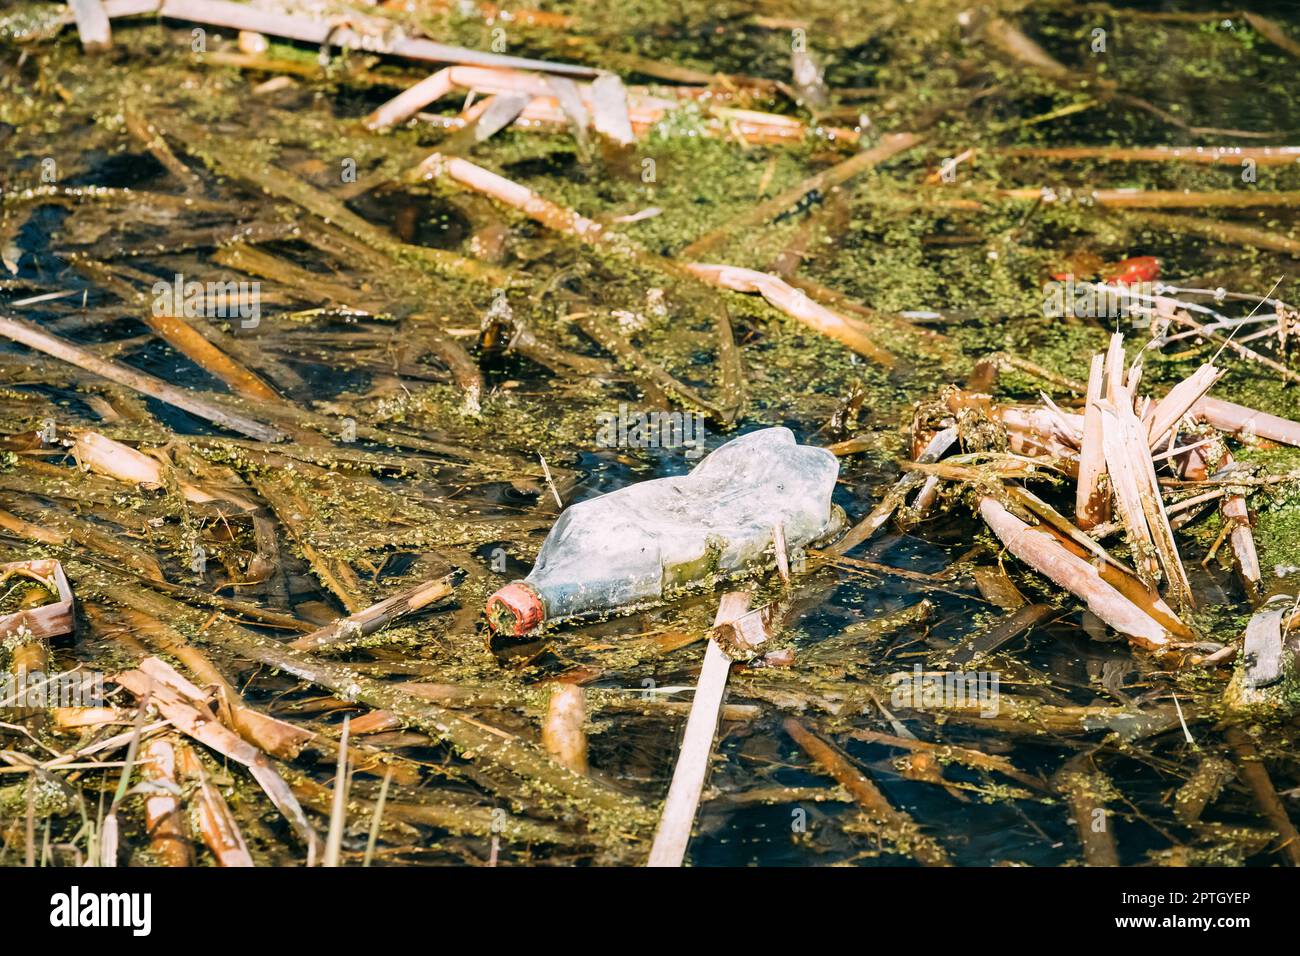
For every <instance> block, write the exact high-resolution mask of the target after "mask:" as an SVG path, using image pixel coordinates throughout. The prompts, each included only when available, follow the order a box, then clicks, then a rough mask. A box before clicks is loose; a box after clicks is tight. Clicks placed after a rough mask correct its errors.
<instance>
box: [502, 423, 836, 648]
mask: <svg viewBox="0 0 1300 956" xmlns="http://www.w3.org/2000/svg"><path fill="white" fill-rule="evenodd" d="M838 474H839V461H838V460H837V459H836V458H835V456H834V455H833V454H832V453H831V452H829V451H827V450H826V449H825V448H817V447H814V446H811V445H800V444H798V443H797V442H796V441H795V438H794V433H793V432H791V431H790V429H788V428H765V429H762V430H761V431H756V432H750V433H749V434H748V435H742V436H741V437H739V438H736V439H733V440H732V441H729V442H727V443H726V444H725V445H722V446H721V447H719V448H717V449H716V450H715V451H713V452H712V453H711V454H709V455H708V456H707V457H706V458H704V459H703V460H702V461H701V462H700V463H699V464H698V465H696V466H695V468H694V469H693V470H692V471H691V473H690V474H688V475H684V476H681V477H670V478H657V479H654V480H652V481H644V482H641V483H639V484H635V485H629V486H628V487H626V488H620V489H619V490H618V491H612V492H610V493H609V494H605V495H601V496H599V497H597V498H591V499H588V500H587V501H582V502H579V503H578V504H576V505H573V506H572V507H570V508H569V509H567V510H566V511H565V512H564V513H563V514H562V515H560V518H559V520H558V521H556V523H555V526H554V527H553V528H551V533H550V534H549V535H547V538H546V541H545V542H543V544H542V548H541V550H540V551H539V552H538V554H537V562H536V564H535V565H534V566H533V570H532V572H531V573H530V574H529V575H528V577H527V578H525V579H524V580H522V581H514V582H512V583H510V584H507V585H506V586H505V587H503V588H501V589H500V590H498V591H497V592H496V593H495V594H493V595H492V596H491V597H490V598H488V602H487V618H488V625H489V626H490V627H491V628H492V630H493V631H495V632H497V633H503V634H512V635H520V634H526V633H528V632H529V631H532V630H534V629H535V628H537V627H538V626H539V625H540V624H542V622H543V621H546V622H553V621H558V620H562V619H564V618H569V617H575V616H577V615H582V614H590V613H595V612H599V611H608V610H613V609H629V608H632V607H639V606H644V605H647V604H653V603H657V602H659V601H662V600H664V599H666V598H668V597H670V596H672V595H673V594H674V593H675V592H678V591H680V590H683V589H686V588H689V587H691V586H709V585H711V584H712V583H713V582H714V581H715V580H716V579H717V578H719V577H729V576H734V575H737V574H740V573H742V572H744V571H746V570H747V569H751V568H754V567H756V566H760V565H763V564H770V563H771V562H772V561H773V560H774V555H775V552H774V550H773V541H774V536H775V532H776V526H777V525H779V526H780V528H781V531H782V533H783V534H784V537H785V542H786V548H787V550H788V551H791V552H793V551H795V550H796V549H799V548H803V547H804V546H807V545H810V544H817V543H822V542H824V541H829V540H830V539H832V538H833V537H835V536H836V535H837V534H838V533H839V532H840V531H841V530H842V529H843V527H844V525H845V516H844V511H843V509H841V508H840V507H839V506H838V505H833V504H832V503H831V492H832V491H833V490H834V488H835V479H836V477H837V476H838Z"/></svg>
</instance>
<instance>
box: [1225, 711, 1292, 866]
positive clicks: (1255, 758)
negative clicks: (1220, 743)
mask: <svg viewBox="0 0 1300 956" xmlns="http://www.w3.org/2000/svg"><path fill="white" fill-rule="evenodd" d="M1224 737H1225V739H1226V740H1227V741H1228V746H1229V747H1231V748H1232V755H1233V757H1234V758H1235V759H1236V762H1237V769H1238V771H1240V773H1241V776H1242V779H1244V780H1245V781H1246V784H1247V785H1248V786H1249V787H1250V792H1251V793H1252V794H1253V795H1254V797H1255V804H1256V805H1257V806H1258V807H1259V811H1260V813H1262V814H1263V815H1264V819H1266V820H1268V822H1269V823H1270V824H1271V825H1272V826H1273V829H1275V830H1276V831H1277V833H1278V836H1279V837H1280V838H1281V840H1282V844H1281V847H1280V849H1281V851H1282V855H1283V856H1285V857H1286V859H1287V862H1288V863H1289V864H1290V865H1291V866H1300V833H1297V832H1296V827H1295V824H1294V823H1292V822H1291V817H1290V816H1289V815H1288V814H1287V812H1286V805H1285V804H1283V803H1282V799H1281V798H1280V797H1279V796H1278V795H1277V789H1276V788H1275V787H1274V786H1273V781H1272V780H1270V779H1269V776H1268V770H1267V769H1266V768H1265V766H1264V762H1263V759H1262V758H1261V757H1260V755H1259V750H1258V749H1257V748H1256V747H1255V742H1254V741H1253V740H1251V739H1250V736H1249V735H1248V734H1247V733H1246V732H1245V731H1244V730H1242V729H1241V728H1240V727H1237V726H1229V727H1228V728H1226V729H1225V730H1224Z"/></svg>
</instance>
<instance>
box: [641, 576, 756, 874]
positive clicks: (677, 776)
mask: <svg viewBox="0 0 1300 956" xmlns="http://www.w3.org/2000/svg"><path fill="white" fill-rule="evenodd" d="M747 610H749V594H748V593H747V592H744V591H729V592H727V593H726V594H724V595H723V596H722V600H721V602H720V603H719V604H718V613H717V615H716V616H715V617H714V619H713V626H714V627H715V628H717V627H720V626H721V625H723V624H729V623H731V622H732V621H734V620H736V619H737V618H738V617H740V616H742V615H743V614H744V613H745V612H746V611H747ZM730 669H731V659H730V658H729V657H727V655H726V654H724V653H723V652H722V648H721V647H719V646H718V642H717V641H715V640H713V639H712V638H709V646H708V649H707V650H706V651H705V652H704V666H703V667H702V668H700V678H699V681H698V682H697V683H696V685H695V699H694V700H693V701H692V702H691V715H690V717H688V718H687V720H686V733H685V735H684V736H683V737H682V747H681V751H680V752H679V753H678V756H677V766H676V767H675V768H674V769H673V780H672V783H671V784H670V785H669V787H668V797H667V798H666V799H665V800H664V808H663V813H662V815H661V816H660V818H659V828H658V829H657V830H656V831H655V838H654V844H653V845H652V846H651V848H650V859H649V860H648V861H647V862H646V866H681V865H682V860H683V859H685V857H686V845H687V844H688V843H689V842H690V839H691V827H692V826H693V825H694V823H695V811H696V808H698V807H699V805H700V794H701V793H702V792H703V790H704V778H705V776H706V775H707V773H708V770H709V756H710V755H711V754H712V752H713V736H714V734H715V733H716V732H717V729H718V708H719V707H721V706H722V695H723V693H724V692H725V691H726V689H727V672H728V671H729V670H730Z"/></svg>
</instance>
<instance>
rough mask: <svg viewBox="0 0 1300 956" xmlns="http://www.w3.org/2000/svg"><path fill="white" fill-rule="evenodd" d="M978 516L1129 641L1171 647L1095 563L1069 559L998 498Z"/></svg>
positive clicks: (1153, 648) (986, 501)
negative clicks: (1103, 578) (1102, 573)
mask: <svg viewBox="0 0 1300 956" xmlns="http://www.w3.org/2000/svg"><path fill="white" fill-rule="evenodd" d="M980 516H981V517H982V518H983V519H984V521H985V523H986V524H988V526H989V528H990V529H991V530H992V531H993V533H994V534H995V535H997V537H998V539H999V540H1001V542H1002V543H1003V544H1004V545H1005V546H1006V548H1007V550H1008V551H1010V552H1011V553H1012V554H1013V555H1015V556H1016V557H1017V558H1019V559H1020V560H1021V561H1023V562H1025V563H1026V564H1028V565H1029V566H1030V567H1031V568H1033V569H1034V570H1035V571H1037V572H1038V573H1039V574H1042V575H1044V576H1045V577H1047V578H1049V579H1051V580H1052V581H1054V582H1056V583H1057V584H1059V585H1060V586H1061V587H1063V588H1065V589H1067V590H1068V591H1070V592H1071V593H1072V594H1074V595H1075V596H1076V597H1078V598H1080V599H1081V600H1082V601H1083V602H1084V603H1085V604H1086V605H1087V606H1088V610H1090V611H1092V613H1093V614H1096V615H1097V616H1098V617H1099V618H1101V619H1102V620H1103V621H1105V622H1106V623H1107V624H1108V625H1110V626H1111V627H1113V628H1114V629H1115V630H1117V631H1119V632H1120V633H1121V634H1124V635H1125V636H1127V637H1128V638H1129V640H1130V641H1132V642H1133V643H1135V644H1138V645H1139V646H1141V647H1143V648H1144V649H1146V650H1149V651H1157V652H1158V651H1161V650H1164V649H1166V648H1167V647H1168V644H1169V638H1168V635H1167V633H1166V631H1165V628H1164V627H1162V626H1161V625H1160V624H1159V623H1157V622H1156V621H1155V620H1154V619H1153V618H1152V617H1151V616H1150V615H1148V614H1147V613H1146V612H1145V611H1143V610H1142V609H1141V608H1140V607H1138V606H1137V605H1136V604H1134V603H1133V602H1131V601H1130V600H1129V599H1128V598H1126V597H1125V596H1124V595H1123V594H1121V593H1120V592H1119V591H1117V590H1116V589H1115V588H1114V587H1112V586H1111V585H1110V584H1108V583H1106V581H1104V580H1102V578H1101V574H1100V572H1099V571H1098V570H1097V568H1096V567H1095V566H1094V565H1093V564H1092V563H1091V562H1089V561H1085V560H1084V559H1083V558H1080V557H1078V556H1077V555H1074V554H1071V553H1070V552H1069V551H1068V550H1066V548H1065V547H1064V546H1063V545H1061V544H1060V543H1059V542H1058V541H1057V540H1056V538H1055V537H1053V536H1052V535H1051V534H1049V533H1048V532H1046V531H1043V530H1042V529H1040V528H1031V527H1030V526H1029V525H1027V524H1025V523H1024V522H1023V521H1021V520H1020V519H1019V518H1017V517H1016V516H1015V515H1013V514H1012V513H1011V512H1009V511H1007V509H1006V508H1005V507H1003V506H1002V504H1001V503H1000V502H998V501H997V500H996V499H994V498H988V497H985V498H982V499H981V500H980Z"/></svg>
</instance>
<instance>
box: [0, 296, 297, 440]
mask: <svg viewBox="0 0 1300 956" xmlns="http://www.w3.org/2000/svg"><path fill="white" fill-rule="evenodd" d="M0 335H3V336H4V337H5V338H7V339H11V340H12V341H14V342H18V343H19V344H20V345H25V346H27V347H28V348H30V349H34V350H36V351H38V352H43V353H45V354H46V355H49V356H52V357H54V358H56V359H59V360H60V361H63V362H67V363H68V364H69V365H75V366H76V367H77V368H80V369H84V370H85V371H87V372H91V373H92V374H94V375H98V376H100V377H101V378H106V379H108V380H109V381H110V382H116V383H117V384H118V385H123V386H125V387H127V388H129V389H131V390H132V391H136V392H139V393H140V394H142V395H148V396H149V397H150V398H156V399H158V400H159V401H160V402H166V403H167V404H168V405H174V406H176V407H177V408H179V409H181V410H182V411H186V412H189V413H190V414H191V415H196V416H197V417H199V418H202V419H203V420H204V421H208V422H211V423H212V424H214V425H220V426H221V427H222V428H229V429H230V430H231V431H236V432H239V433H240V434H242V435H247V436H248V437H249V438H253V439H256V440H257V441H264V442H276V441H280V440H281V439H282V438H284V437H285V435H284V432H282V431H280V430H279V429H278V428H275V427H273V426H271V425H265V424H263V423H262V422H259V421H255V420H253V419H251V418H248V417H246V416H244V415H241V414H239V413H237V412H231V411H228V410H226V409H225V408H222V407H221V406H219V405H217V404H216V403H214V402H211V401H208V400H206V399H203V398H199V397H197V396H196V394H195V393H194V392H193V391H192V390H190V389H183V388H177V387H176V386H174V385H169V384H168V383H167V382H164V381H163V380H162V379H160V378H155V377H154V376H152V375H150V374H148V373H147V372H140V371H137V370H135V369H133V368H131V367H130V366H127V365H119V364H118V363H116V362H109V361H106V360H105V359H101V358H99V357H98V356H96V355H95V354H94V353H92V352H89V351H87V350H86V349H83V348H82V347H81V346H79V345H74V344H73V343H71V342H69V341H67V340H66V339H61V338H59V337H58V336H55V335H51V334H49V333H48V332H45V331H44V330H42V329H41V328H39V327H38V326H36V325H34V324H32V323H30V322H26V321H24V320H22V319H13V318H9V317H7V316H0Z"/></svg>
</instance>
